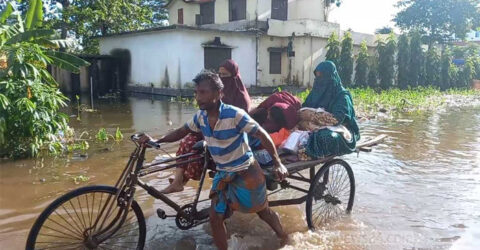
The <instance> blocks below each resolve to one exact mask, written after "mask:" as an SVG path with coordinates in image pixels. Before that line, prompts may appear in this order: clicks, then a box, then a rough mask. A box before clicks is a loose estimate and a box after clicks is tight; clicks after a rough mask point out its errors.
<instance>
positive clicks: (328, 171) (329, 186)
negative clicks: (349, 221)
mask: <svg viewBox="0 0 480 250" xmlns="http://www.w3.org/2000/svg"><path fill="white" fill-rule="evenodd" d="M354 198H355V178H354V176H353V171H352V168H351V167H350V166H349V165H348V163H347V162H345V161H343V160H340V159H334V160H332V161H329V162H327V163H325V164H324V165H323V166H322V167H321V168H320V170H319V171H318V172H317V174H316V175H315V178H314V179H313V182H312V183H311V184H310V189H309V191H308V195H307V204H306V213H307V224H308V227H309V228H310V229H315V227H318V226H319V225H321V224H323V223H326V222H329V221H332V220H334V219H335V218H338V217H340V216H342V215H343V214H349V213H350V212H351V211H352V207H353V200H354Z"/></svg>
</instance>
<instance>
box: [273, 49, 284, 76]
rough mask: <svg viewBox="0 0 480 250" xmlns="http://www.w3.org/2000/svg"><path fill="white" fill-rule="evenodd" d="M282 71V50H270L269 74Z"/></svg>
mask: <svg viewBox="0 0 480 250" xmlns="http://www.w3.org/2000/svg"><path fill="white" fill-rule="evenodd" d="M281 73H282V52H280V51H270V74H281Z"/></svg>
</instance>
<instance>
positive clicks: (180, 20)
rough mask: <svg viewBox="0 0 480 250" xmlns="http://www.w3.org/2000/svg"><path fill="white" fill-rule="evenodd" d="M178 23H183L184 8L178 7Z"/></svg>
mask: <svg viewBox="0 0 480 250" xmlns="http://www.w3.org/2000/svg"><path fill="white" fill-rule="evenodd" d="M177 23H178V24H183V9H178V21H177Z"/></svg>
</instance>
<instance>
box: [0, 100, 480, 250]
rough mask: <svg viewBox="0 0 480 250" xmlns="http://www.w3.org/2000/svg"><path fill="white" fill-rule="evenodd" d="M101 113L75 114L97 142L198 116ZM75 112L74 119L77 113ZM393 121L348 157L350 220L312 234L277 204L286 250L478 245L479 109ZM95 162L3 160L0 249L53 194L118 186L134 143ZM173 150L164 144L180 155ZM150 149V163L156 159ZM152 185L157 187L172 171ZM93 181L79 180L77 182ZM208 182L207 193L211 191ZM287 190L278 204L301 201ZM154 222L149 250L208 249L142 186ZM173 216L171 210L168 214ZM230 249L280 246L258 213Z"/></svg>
mask: <svg viewBox="0 0 480 250" xmlns="http://www.w3.org/2000/svg"><path fill="white" fill-rule="evenodd" d="M95 104H96V107H95V108H97V109H98V112H96V113H83V114H82V115H81V120H80V121H77V120H76V118H71V122H70V124H71V126H72V127H74V128H75V130H76V131H77V132H82V131H87V132H88V133H89V135H90V136H91V137H94V134H95V133H96V131H98V129H99V128H106V129H107V130H108V131H109V132H110V133H114V131H115V129H116V128H117V127H119V128H120V129H121V131H122V132H123V134H124V135H125V138H127V137H128V136H129V135H131V134H132V133H133V132H135V131H146V132H148V133H150V134H152V135H155V136H158V135H161V134H163V133H165V132H167V131H168V130H170V129H173V128H175V127H178V126H181V125H182V124H183V123H184V122H185V121H186V120H187V119H189V118H190V117H191V115H192V114H193V113H194V112H195V109H194V107H192V106H191V105H188V104H182V103H176V102H170V101H167V100H155V101H152V100H148V99H141V98H137V97H129V98H128V99H127V100H125V101H123V102H119V101H110V100H102V101H97V102H96V103H95ZM67 112H68V113H69V114H76V111H74V110H73V109H71V110H67ZM400 118H401V119H400V120H398V119H397V120H395V121H368V122H363V123H361V132H362V136H363V137H373V136H375V135H378V134H381V133H383V134H387V135H388V136H389V137H388V139H387V140H386V143H385V144H382V145H380V146H378V147H376V148H375V150H374V151H373V152H372V153H361V154H360V155H359V156H358V157H357V155H356V154H351V155H348V156H345V157H343V158H344V159H345V160H346V161H347V162H349V163H350V165H351V166H352V168H353V171H354V174H355V178H356V196H355V203H354V207H353V213H352V215H351V216H348V217H345V218H342V219H341V220H338V221H336V222H333V223H330V224H328V225H325V226H324V227H323V228H320V229H318V230H316V231H313V232H312V231H309V230H307V225H306V222H305V207H304V206H286V207H280V208H276V209H275V210H276V211H277V212H279V214H280V217H281V221H282V223H283V225H284V226H285V228H286V230H287V231H288V232H289V233H290V238H291V239H290V243H289V245H287V246H286V247H285V249H480V248H479V247H480V107H478V106H477V107H465V108H447V109H444V110H439V111H436V112H433V113H432V112H429V113H422V114H416V115H405V116H403V117H400ZM90 145H91V147H90V149H89V150H88V157H87V158H84V157H79V156H76V155H74V156H71V157H67V158H65V157H64V158H45V159H37V160H20V161H5V160H3V161H1V162H0V249H22V248H24V247H25V240H26V236H27V234H28V231H29V229H30V227H31V225H32V224H33V222H34V220H35V218H36V217H37V216H38V215H39V214H40V212H41V211H42V210H43V209H44V208H45V207H46V206H47V205H48V204H49V203H50V202H52V201H53V200H54V199H55V198H56V197H58V196H60V195H62V194H64V193H65V192H67V191H69V190H73V189H75V188H78V187H81V186H84V185H93V184H107V185H113V184H114V182H115V181H116V178H117V177H118V175H119V174H120V172H121V170H122V169H123V167H124V164H125V163H126V161H127V159H128V157H129V154H130V153H131V151H132V150H133V149H134V145H133V144H132V143H131V142H130V141H129V140H128V139H124V140H123V141H122V142H120V143H113V142H109V143H106V144H102V143H94V142H93V141H92V142H90ZM175 147H176V145H175V144H172V145H169V146H167V147H166V148H167V149H169V151H174V150H175ZM155 153H156V152H151V153H150V154H149V157H148V159H147V160H152V159H153V158H154V157H155ZM171 173H172V172H168V173H166V172H165V173H161V174H155V175H154V176H150V177H147V178H146V179H147V180H148V181H149V182H150V183H151V184H153V185H155V186H156V187H157V188H163V187H165V186H166V185H167V183H168V181H167V179H168V177H170V174H171ZM79 175H83V176H87V177H89V179H88V180H87V181H85V182H82V181H80V183H78V184H76V183H75V182H74V177H76V176H79ZM196 185H197V183H196V182H194V181H190V182H189V183H188V184H187V187H186V190H185V191H184V192H182V193H178V194H174V195H171V197H173V199H174V200H176V201H177V202H179V203H188V202H190V201H191V199H193V195H194V193H195V187H196ZM209 186H210V182H209V181H208V182H207V183H206V185H205V187H206V188H205V190H204V191H203V193H202V197H206V196H207V194H208V187H209ZM298 195H299V194H298V193H297V192H296V191H290V190H286V191H284V192H281V193H278V194H276V195H275V198H290V197H297V196H298ZM136 199H137V201H139V203H140V205H141V207H142V209H143V212H144V214H145V215H146V219H147V230H148V234H147V249H211V248H212V246H213V242H212V239H211V236H210V229H209V226H208V225H201V226H199V227H196V228H194V229H191V230H188V231H182V230H179V229H177V228H176V226H175V223H174V221H173V219H167V220H161V219H159V218H158V217H156V215H155V212H154V211H155V209H156V208H158V207H165V206H164V205H163V204H162V203H161V202H160V201H158V200H155V199H153V198H151V197H150V196H149V195H148V194H146V192H144V191H143V190H140V191H138V192H137V193H136ZM167 212H171V210H168V209H167ZM227 227H228V228H229V232H230V233H231V237H230V240H229V245H230V246H231V247H232V249H276V248H278V245H277V240H276V238H275V236H274V234H273V233H272V232H271V230H270V229H269V228H268V227H267V226H266V225H265V224H263V222H261V221H259V220H258V219H257V218H256V216H254V215H243V214H236V215H235V216H233V218H231V219H230V220H228V222H227Z"/></svg>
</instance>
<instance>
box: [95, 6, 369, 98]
mask: <svg viewBox="0 0 480 250" xmlns="http://www.w3.org/2000/svg"><path fill="white" fill-rule="evenodd" d="M325 2H326V1H322V0H171V1H170V2H169V3H168V4H167V8H168V12H169V24H170V26H166V27H158V28H153V29H149V30H143V31H135V32H129V33H123V34H117V35H111V36H106V37H102V38H100V53H101V54H105V55H107V54H111V53H112V52H114V51H118V50H122V51H124V52H125V51H126V52H128V53H129V54H130V61H131V64H130V65H131V67H130V72H129V79H128V84H129V88H130V89H133V90H135V89H137V90H138V89H144V90H145V88H147V89H148V88H154V89H165V88H166V87H169V88H176V89H184V88H187V87H188V86H191V80H192V79H193V78H194V76H195V75H196V74H197V73H198V72H200V71H201V70H202V69H203V68H213V69H217V68H218V66H219V64H220V63H221V62H222V61H223V60H225V59H228V58H231V59H233V60H235V61H236V62H237V63H238V64H239V67H240V72H241V75H242V79H243V82H244V83H245V84H246V85H247V86H249V87H252V86H258V87H269V86H270V87H271V86H278V85H298V86H311V85H312V83H313V74H312V72H313V69H314V68H315V66H316V65H317V64H318V63H319V62H321V61H323V60H324V59H325V54H326V49H325V46H326V44H327V38H328V36H329V35H330V34H331V33H332V32H336V33H337V34H339V35H340V36H341V35H342V34H341V33H343V32H341V31H340V26H339V25H338V24H335V23H329V22H327V21H326V16H327V13H328V9H327V8H326V7H325ZM352 36H353V39H354V44H355V47H357V48H358V45H359V44H360V43H361V42H362V41H363V40H365V41H367V44H368V45H369V46H374V41H375V37H374V36H373V35H367V34H360V33H356V32H352ZM289 42H291V43H290V44H291V48H292V49H293V52H290V53H287V51H289V50H288V47H289ZM290 51H291V50H290ZM152 91H153V90H152ZM160 92H161V91H160ZM172 93H173V92H172Z"/></svg>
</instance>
